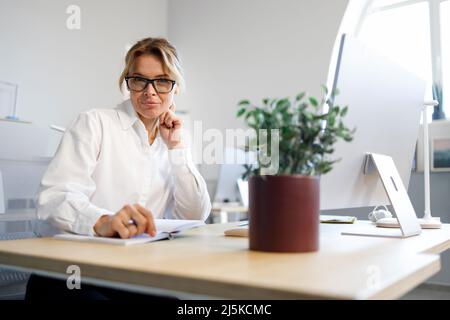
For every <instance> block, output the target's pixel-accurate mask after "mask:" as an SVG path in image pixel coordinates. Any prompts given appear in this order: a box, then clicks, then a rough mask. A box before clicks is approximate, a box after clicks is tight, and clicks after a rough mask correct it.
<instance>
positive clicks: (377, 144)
mask: <svg viewBox="0 0 450 320" xmlns="http://www.w3.org/2000/svg"><path fill="white" fill-rule="evenodd" d="M332 89H333V90H336V89H338V90H339V94H338V95H337V96H336V97H335V99H334V103H335V105H340V106H345V105H348V106H349V110H348V114H347V115H346V117H345V118H344V119H343V120H344V123H345V124H346V125H347V126H348V127H350V128H356V132H355V134H354V139H353V141H352V142H350V143H348V142H345V141H338V142H337V143H336V145H335V152H334V153H333V155H332V157H333V158H337V159H341V160H340V161H339V162H337V163H335V164H334V167H333V170H332V171H331V172H329V173H327V174H325V175H323V176H322V177H321V183H320V188H321V194H320V198H321V199H320V205H321V209H322V210H327V209H343V208H358V207H368V206H375V205H386V204H389V203H390V201H389V199H388V197H387V195H386V191H385V189H384V188H383V184H382V183H381V180H380V178H379V176H378V175H377V174H376V172H375V173H374V174H371V175H365V174H364V173H363V167H364V160H365V156H366V153H368V152H370V153H377V154H384V155H387V156H390V157H392V158H393V160H394V163H395V166H396V167H397V170H398V172H399V174H400V177H401V179H402V181H403V184H404V186H405V187H406V188H407V187H408V183H409V177H410V174H411V167H412V163H413V159H414V149H415V145H416V141H417V137H418V132H419V125H420V115H421V110H422V107H423V103H424V96H425V82H424V81H423V80H421V79H419V78H417V77H416V76H415V75H413V74H411V73H409V72H408V71H406V70H404V69H403V68H401V67H400V66H398V65H397V64H395V63H393V62H391V61H390V60H388V59H387V58H385V57H383V56H381V55H379V54H377V53H376V52H374V51H372V50H370V49H369V48H367V47H366V46H364V45H363V44H362V43H361V42H360V41H358V40H357V39H355V38H352V37H350V36H348V35H343V36H342V39H341V43H340V49H339V54H338V58H337V64H336V70H335V74H334V81H333V88H332Z"/></svg>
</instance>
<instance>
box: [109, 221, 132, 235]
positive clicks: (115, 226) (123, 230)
mask: <svg viewBox="0 0 450 320" xmlns="http://www.w3.org/2000/svg"><path fill="white" fill-rule="evenodd" d="M111 228H112V230H113V232H114V233H118V234H119V236H120V237H121V238H122V239H128V238H129V237H130V231H129V230H128V228H127V227H126V226H125V224H124V223H123V221H122V220H121V219H120V218H119V217H118V216H117V217H114V218H113V220H112V221H111Z"/></svg>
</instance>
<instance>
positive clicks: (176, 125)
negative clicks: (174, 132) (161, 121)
mask: <svg viewBox="0 0 450 320" xmlns="http://www.w3.org/2000/svg"><path fill="white" fill-rule="evenodd" d="M182 124H183V122H182V121H181V119H180V118H178V117H174V118H173V121H172V125H173V128H174V129H178V128H180V127H181V126H182Z"/></svg>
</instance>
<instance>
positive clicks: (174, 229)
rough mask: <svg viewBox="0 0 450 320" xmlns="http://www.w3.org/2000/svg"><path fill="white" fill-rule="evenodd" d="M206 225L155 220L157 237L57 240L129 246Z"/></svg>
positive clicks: (67, 236)
mask: <svg viewBox="0 0 450 320" xmlns="http://www.w3.org/2000/svg"><path fill="white" fill-rule="evenodd" d="M204 224H205V223H204V222H203V221H202V220H177V219H155V225H156V235H155V236H154V237H150V236H149V235H148V234H146V233H143V234H140V235H137V236H135V237H132V238H130V239H119V238H105V237H91V236H82V235H78V234H57V235H55V236H54V238H55V239H62V240H75V241H85V242H103V243H109V244H115V245H122V246H128V245H132V244H139V243H146V242H152V241H157V240H162V239H170V238H172V237H173V235H174V234H176V233H178V232H180V231H182V230H186V229H191V228H194V227H198V226H202V225H204Z"/></svg>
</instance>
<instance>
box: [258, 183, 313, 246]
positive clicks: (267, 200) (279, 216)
mask: <svg viewBox="0 0 450 320" xmlns="http://www.w3.org/2000/svg"><path fill="white" fill-rule="evenodd" d="M319 186H320V180H319V178H318V177H308V176H300V175H296V176H263V177H261V176H253V177H251V178H250V179H249V215H250V216H249V219H250V225H249V241H250V249H251V250H258V251H272V252H312V251H317V250H319V223H320V201H319V199H320V198H319V197H320V187H319Z"/></svg>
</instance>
